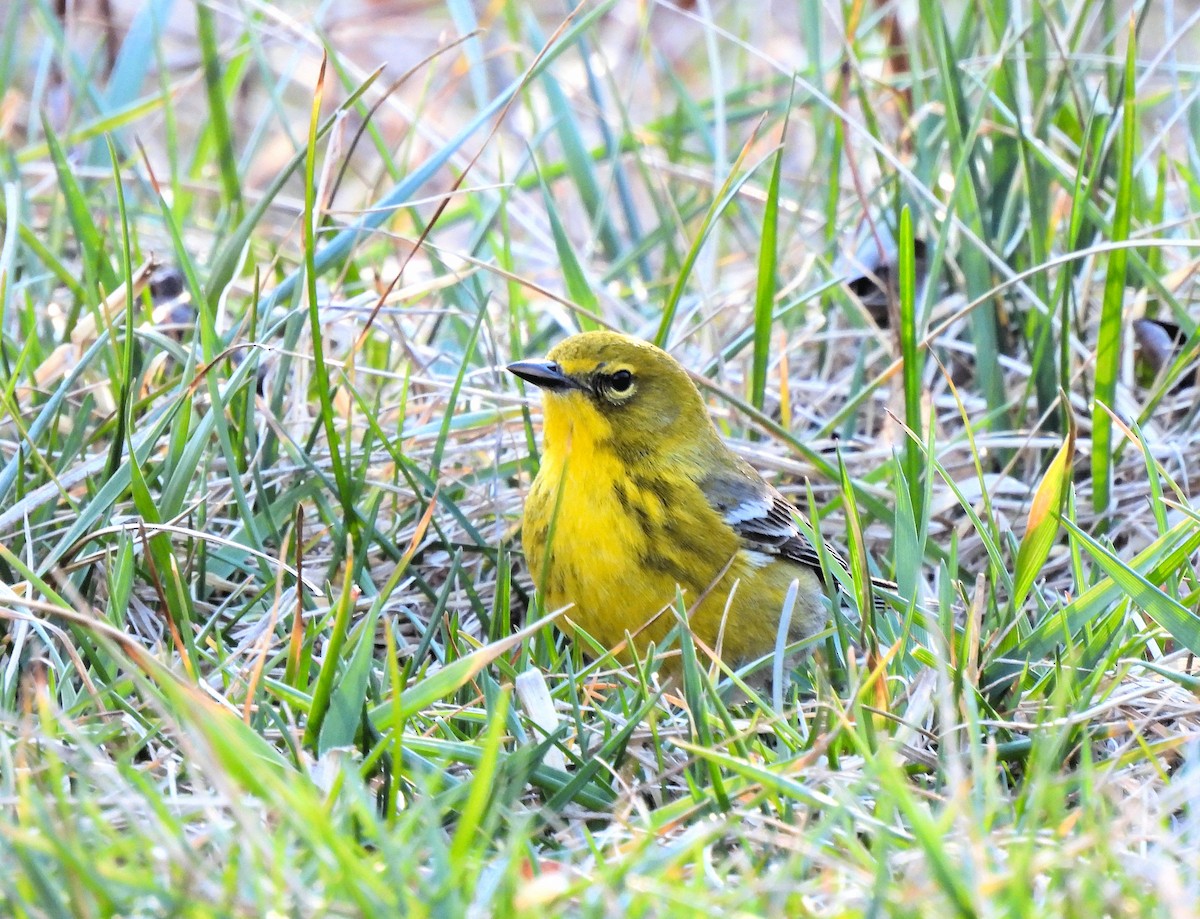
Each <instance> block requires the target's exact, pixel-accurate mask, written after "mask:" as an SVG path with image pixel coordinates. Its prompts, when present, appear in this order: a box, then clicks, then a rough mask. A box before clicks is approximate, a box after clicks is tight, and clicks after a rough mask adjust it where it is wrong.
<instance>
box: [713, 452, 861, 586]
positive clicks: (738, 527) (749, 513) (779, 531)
mask: <svg viewBox="0 0 1200 919" xmlns="http://www.w3.org/2000/svg"><path fill="white" fill-rule="evenodd" d="M700 489H701V491H703V492H704V496H705V497H706V498H707V499H708V503H709V504H710V505H711V506H712V508H713V510H715V511H716V512H717V513H718V514H720V515H721V517H722V519H723V520H724V521H725V522H726V523H727V524H729V526H731V527H732V528H733V530H734V532H735V533H737V534H738V536H739V537H740V538H741V540H742V543H743V545H744V546H745V548H746V549H748V550H749V551H751V552H761V553H765V554H767V555H769V556H776V557H779V558H785V559H787V560H788V561H792V562H796V563H797V564H800V565H805V566H807V567H809V568H811V569H812V570H813V571H815V572H816V573H817V574H818V575H820V574H821V557H820V555H819V554H818V553H817V550H816V549H815V548H814V547H813V544H812V542H811V541H810V540H809V539H808V537H807V536H805V535H804V534H803V533H802V532H801V531H800V528H799V527H798V526H796V521H795V519H794V518H793V517H792V515H793V514H794V513H798V512H797V511H796V510H795V508H793V507H792V505H791V504H790V503H789V502H788V500H787V499H786V498H785V497H784V496H783V495H781V494H780V493H779V492H778V491H776V490H775V489H774V488H772V487H771V486H770V485H768V484H767V483H766V482H765V481H763V479H762V477H761V476H759V475H758V473H757V472H754V471H753V470H751V469H749V467H747V468H746V469H745V470H744V471H742V470H738V471H730V472H717V473H714V474H712V475H710V476H708V477H707V478H705V479H704V480H702V481H701V482H700ZM826 548H827V549H828V550H829V554H830V558H831V559H833V561H834V562H835V563H836V564H839V565H841V566H842V567H843V568H844V567H845V562H843V561H842V558H841V556H839V555H838V554H837V552H835V551H834V550H833V549H832V548H830V547H829V546H828V544H826Z"/></svg>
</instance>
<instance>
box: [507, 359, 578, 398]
mask: <svg viewBox="0 0 1200 919" xmlns="http://www.w3.org/2000/svg"><path fill="white" fill-rule="evenodd" d="M508 370H509V372H510V373H515V374H516V375H517V376H519V377H520V378H521V379H522V380H525V381H526V382H527V383H532V384H533V385H534V386H540V387H541V388H542V389H548V390H550V391H551V392H562V391H563V390H566V389H578V388H579V384H577V383H576V382H575V381H574V380H572V379H571V378H570V377H569V376H567V375H566V374H565V373H563V371H562V368H561V367H559V366H558V364H556V363H554V361H517V362H516V363H515V364H509V365H508Z"/></svg>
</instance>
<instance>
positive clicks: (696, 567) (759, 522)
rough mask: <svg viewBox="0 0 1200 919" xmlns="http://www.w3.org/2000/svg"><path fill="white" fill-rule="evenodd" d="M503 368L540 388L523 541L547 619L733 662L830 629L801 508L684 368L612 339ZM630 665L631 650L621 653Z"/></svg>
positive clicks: (572, 342) (640, 345)
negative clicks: (681, 619) (671, 641)
mask: <svg viewBox="0 0 1200 919" xmlns="http://www.w3.org/2000/svg"><path fill="white" fill-rule="evenodd" d="M508 369H509V370H510V371H511V372H512V373H514V374H516V375H517V376H519V377H520V378H521V379H523V380H527V381H528V382H530V383H533V384H535V385H536V386H539V387H540V388H541V389H542V391H543V393H544V399H543V403H544V429H543V439H544V451H543V453H542V462H541V468H540V469H539V471H538V474H537V477H536V478H535V479H534V482H533V487H532V489H531V491H530V493H529V497H528V499H527V501H526V504H525V519H524V523H523V527H522V534H521V536H522V541H523V543H524V547H525V557H526V559H527V560H528V563H529V570H530V573H531V574H532V575H533V580H534V584H535V585H536V586H537V588H538V589H539V590H540V591H541V593H542V599H543V602H544V604H545V606H546V608H547V609H557V608H559V607H563V606H566V605H568V604H573V608H571V609H569V610H567V612H566V613H565V614H564V619H560V620H559V622H560V623H562V624H563V628H564V630H565V631H566V632H567V634H568V635H574V633H575V631H576V630H582V631H583V632H586V633H587V634H588V635H590V636H591V637H592V638H594V639H596V640H597V641H598V642H600V643H601V644H603V645H604V646H605V647H608V648H615V647H617V646H618V645H620V644H621V642H623V641H624V640H625V638H626V635H627V633H628V634H629V635H630V636H632V638H633V643H634V646H635V647H637V648H638V649H639V650H644V649H645V647H646V646H647V645H648V644H649V643H650V642H652V641H653V642H655V643H658V644H660V643H661V642H662V639H663V638H664V636H665V635H666V633H667V632H668V631H669V630H670V629H671V628H672V626H674V625H675V623H676V619H677V617H676V616H675V614H674V613H673V612H672V611H671V609H670V607H671V606H672V605H673V604H674V602H675V599H676V595H677V589H678V590H680V591H682V596H683V601H684V604H685V606H686V607H687V608H688V611H689V618H688V624H689V626H690V628H691V630H692V633H693V634H694V636H695V637H696V638H697V639H698V640H700V641H701V642H703V643H704V644H705V645H707V646H708V647H709V648H711V649H714V650H717V651H719V653H720V655H721V657H722V658H723V659H724V660H725V661H726V662H727V663H729V664H731V665H733V666H735V667H738V666H741V665H743V664H745V663H747V662H749V661H751V660H754V659H756V658H758V657H761V656H763V655H765V654H768V653H770V652H771V651H772V649H773V648H774V647H775V644H776V639H777V637H778V631H779V623H780V617H781V611H782V608H783V605H784V600H785V597H786V595H787V592H788V588H789V585H790V584H791V583H792V582H793V581H796V582H798V585H799V590H798V593H797V600H796V604H795V607H794V609H793V611H792V614H791V619H790V622H789V627H788V639H789V641H797V640H800V639H803V638H807V637H809V636H811V635H813V634H814V633H816V632H818V631H820V629H821V628H822V627H823V626H824V624H825V621H826V609H825V605H824V603H823V600H822V594H823V588H822V582H821V575H820V570H821V569H820V561H819V559H818V555H817V552H816V551H815V549H814V548H813V546H812V544H811V543H810V542H809V541H808V539H807V538H805V536H804V535H803V534H802V533H801V531H800V529H799V528H798V527H797V526H796V523H795V520H794V519H793V515H795V514H797V513H798V512H797V511H796V510H795V508H793V507H792V506H791V505H790V504H789V503H788V501H787V500H786V499H785V498H784V497H783V496H782V495H781V494H779V492H778V491H776V490H775V489H774V488H772V487H771V486H770V485H768V484H767V483H766V482H765V481H764V480H763V478H762V476H760V475H759V474H758V473H757V472H756V471H755V470H754V469H752V468H751V467H750V466H749V465H747V464H746V463H745V462H743V461H742V460H740V459H739V458H738V457H737V456H735V455H734V453H733V451H731V450H730V449H729V447H728V446H726V445H725V443H724V441H722V439H721V436H720V434H719V433H718V432H717V429H716V427H715V426H714V425H713V422H712V419H711V418H710V417H709V414H708V410H707V408H706V406H705V404H704V400H703V398H702V397H701V395H700V392H699V390H697V389H696V386H695V384H694V383H692V381H691V379H690V378H689V377H688V375H687V372H686V371H685V370H684V369H683V367H681V366H680V365H679V363H678V362H677V361H676V360H675V359H674V358H673V357H671V356H670V355H669V354H667V353H666V352H665V351H662V350H661V349H659V348H656V347H654V346H653V345H650V344H647V343H645V342H641V341H638V340H636V339H633V338H630V337H628V336H626V335H620V334H617V333H614V332H585V333H584V334H582V335H574V336H572V337H570V338H568V339H566V340H565V341H563V342H562V343H560V344H559V345H558V346H557V347H555V348H554V349H553V350H552V351H551V352H550V354H549V356H548V358H547V360H544V361H538V360H530V361H518V362H517V363H514V364H510V365H509V367H508ZM626 656H628V655H626Z"/></svg>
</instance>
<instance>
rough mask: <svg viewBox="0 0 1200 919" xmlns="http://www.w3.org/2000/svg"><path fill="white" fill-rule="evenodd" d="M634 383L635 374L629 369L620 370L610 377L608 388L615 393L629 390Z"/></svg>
mask: <svg viewBox="0 0 1200 919" xmlns="http://www.w3.org/2000/svg"><path fill="white" fill-rule="evenodd" d="M632 385H633V374H632V373H630V372H629V371H628V370H618V371H617V372H616V373H614V374H613V375H612V376H611V377H609V381H608V388H609V389H611V390H612V391H613V392H615V393H622V392H628V391H629V387H631V386H632Z"/></svg>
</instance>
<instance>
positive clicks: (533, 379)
mask: <svg viewBox="0 0 1200 919" xmlns="http://www.w3.org/2000/svg"><path fill="white" fill-rule="evenodd" d="M508 369H509V370H510V371H512V372H513V373H515V374H516V375H517V376H519V377H520V378H521V379H523V380H526V381H527V382H529V383H533V384H534V385H535V386H538V387H540V388H541V389H542V391H543V392H544V393H545V398H544V399H543V403H544V405H545V436H546V442H547V449H551V448H552V446H558V445H560V444H561V445H564V446H565V442H567V441H570V442H573V443H574V444H575V446H576V447H581V446H583V441H586V442H587V444H588V445H589V446H594V447H606V448H608V449H611V450H612V451H614V452H615V453H616V454H617V455H618V456H621V457H622V458H624V459H626V460H629V459H631V458H633V457H634V456H646V455H649V454H654V453H658V452H661V451H663V450H670V449H678V448H679V447H680V446H681V445H696V446H701V445H703V446H707V445H708V444H710V443H711V442H713V441H716V442H719V438H718V437H717V433H716V430H715V429H714V428H713V425H712V421H711V419H710V418H709V415H708V410H707V408H706V407H705V405H704V400H703V399H702V398H701V396H700V392H699V390H697V389H696V386H695V384H694V383H693V382H692V380H691V378H690V377H689V376H688V374H687V371H686V370H684V369H683V367H682V366H681V365H680V364H679V362H678V361H677V360H675V358H673V357H671V355H669V354H667V352H665V351H663V350H662V349H661V348H656V347H655V346H654V345H651V344H649V343H647V342H644V341H639V340H638V339H636V338H630V337H629V336H628V335H621V334H619V333H617V332H584V333H582V334H580V335H572V336H571V337H570V338H568V339H566V340H564V341H562V342H560V343H559V344H558V345H556V346H555V347H554V348H553V349H552V350H551V351H550V353H549V354H548V355H547V356H546V360H540V361H539V360H531V361H517V362H516V363H515V364H509V365H508Z"/></svg>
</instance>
